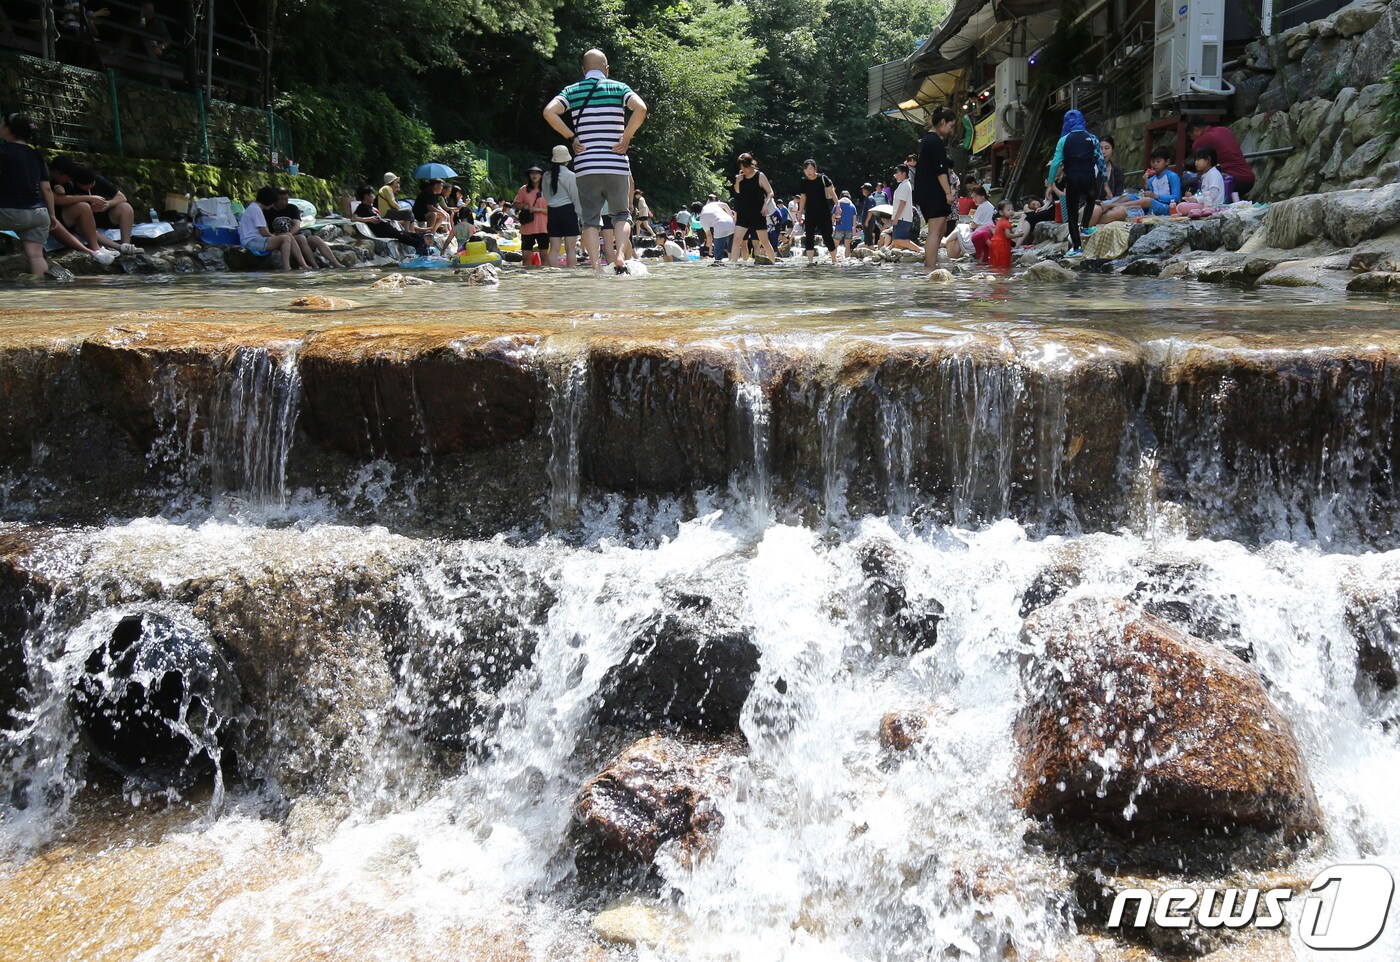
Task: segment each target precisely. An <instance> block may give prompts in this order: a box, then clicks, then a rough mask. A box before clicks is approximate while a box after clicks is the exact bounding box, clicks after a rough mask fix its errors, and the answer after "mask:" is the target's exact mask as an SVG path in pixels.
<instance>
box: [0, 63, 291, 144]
mask: <svg viewBox="0 0 1400 962" xmlns="http://www.w3.org/2000/svg"><path fill="white" fill-rule="evenodd" d="M0 107H2V108H3V109H4V110H6V111H10V110H19V111H23V112H24V113H27V114H29V115H30V116H32V117H33V118H34V120H35V121H36V122H37V123H38V124H39V126H40V128H41V130H42V131H43V133H42V138H43V140H44V142H47V143H52V144H56V145H58V146H60V147H65V148H69V149H72V150H79V151H90V152H93V153H105V154H116V155H117V156H120V157H127V156H130V157H144V158H149V159H153V160H176V161H184V162H187V163H204V164H214V165H217V166H221V167H239V168H245V169H250V170H264V169H267V168H268V167H269V166H282V165H284V164H285V162H286V161H287V159H288V158H291V157H294V156H295V154H294V152H293V151H294V146H295V145H294V144H293V142H292V132H291V128H290V127H289V126H288V125H287V123H286V122H285V121H284V120H282V118H280V117H278V116H277V115H276V114H274V113H273V112H272V111H271V110H258V109H256V108H253V107H244V106H241V105H239V104H233V103H228V102H227V101H223V100H214V99H210V98H208V97H207V96H206V95H205V92H204V91H203V90H198V91H196V92H194V93H187V92H185V91H180V90H171V89H168V88H165V87H161V86H158V85H155V84H148V83H142V82H140V81H135V80H128V79H126V78H124V77H122V76H120V75H118V74H117V73H116V71H115V70H111V69H109V70H107V71H101V72H100V71H96V70H88V69H86V68H83V67H74V66H72V65H70V64H64V63H57V62H55V61H51V60H41V59H39V58H37V57H29V56H25V55H22V54H15V53H9V52H6V51H0Z"/></svg>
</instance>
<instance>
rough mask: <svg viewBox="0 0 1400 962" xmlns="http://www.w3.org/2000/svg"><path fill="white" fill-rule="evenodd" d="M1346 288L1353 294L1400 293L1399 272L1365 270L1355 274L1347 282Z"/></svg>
mask: <svg viewBox="0 0 1400 962" xmlns="http://www.w3.org/2000/svg"><path fill="white" fill-rule="evenodd" d="M1347 290H1349V291H1351V292H1352V293H1353V294H1392V293H1397V294H1400V273H1396V272H1395V271H1367V272H1366V273H1364V274H1357V275H1356V276H1355V277H1353V278H1352V279H1351V280H1350V281H1349V282H1348V283H1347Z"/></svg>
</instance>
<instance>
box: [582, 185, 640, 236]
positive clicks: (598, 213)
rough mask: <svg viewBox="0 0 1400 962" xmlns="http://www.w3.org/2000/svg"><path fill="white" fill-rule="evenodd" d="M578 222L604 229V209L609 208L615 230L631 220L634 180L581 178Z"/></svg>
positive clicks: (585, 225)
mask: <svg viewBox="0 0 1400 962" xmlns="http://www.w3.org/2000/svg"><path fill="white" fill-rule="evenodd" d="M578 200H579V205H580V206H581V207H582V210H580V211H579V219H580V220H582V221H583V226H584V227H593V228H599V227H602V226H603V205H604V204H607V205H608V214H609V216H611V217H612V221H613V227H614V228H616V227H617V225H618V224H626V223H630V222H631V220H632V178H631V177H628V176H627V175H626V174H579V175H578Z"/></svg>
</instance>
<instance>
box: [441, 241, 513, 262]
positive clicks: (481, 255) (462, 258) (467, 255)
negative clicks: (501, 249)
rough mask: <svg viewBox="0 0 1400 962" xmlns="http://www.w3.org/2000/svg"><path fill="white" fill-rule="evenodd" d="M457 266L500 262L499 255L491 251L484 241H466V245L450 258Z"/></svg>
mask: <svg viewBox="0 0 1400 962" xmlns="http://www.w3.org/2000/svg"><path fill="white" fill-rule="evenodd" d="M452 262H453V263H454V264H456V265H457V266H458V267H476V266H478V265H480V264H500V263H501V255H500V254H496V253H493V252H492V251H491V249H490V248H488V247H487V246H486V242H485V241H467V243H466V245H465V246H464V247H463V248H462V249H461V250H460V251H458V252H457V256H456V257H454V258H452Z"/></svg>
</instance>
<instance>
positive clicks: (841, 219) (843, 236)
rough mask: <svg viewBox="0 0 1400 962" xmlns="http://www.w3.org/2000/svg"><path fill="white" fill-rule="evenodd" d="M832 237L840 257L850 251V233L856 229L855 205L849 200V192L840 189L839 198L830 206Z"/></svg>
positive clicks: (848, 253) (845, 255)
mask: <svg viewBox="0 0 1400 962" xmlns="http://www.w3.org/2000/svg"><path fill="white" fill-rule="evenodd" d="M831 223H832V227H833V228H834V230H833V231H832V235H831V236H832V237H833V238H834V239H835V241H836V246H837V248H838V249H839V250H840V251H841V256H842V257H847V256H849V255H850V253H851V234H852V233H854V232H855V229H856V205H855V202H854V201H852V200H851V192H850V191H848V190H843V191H841V199H840V200H838V201H837V202H836V204H835V206H833V207H832V208H831Z"/></svg>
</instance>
